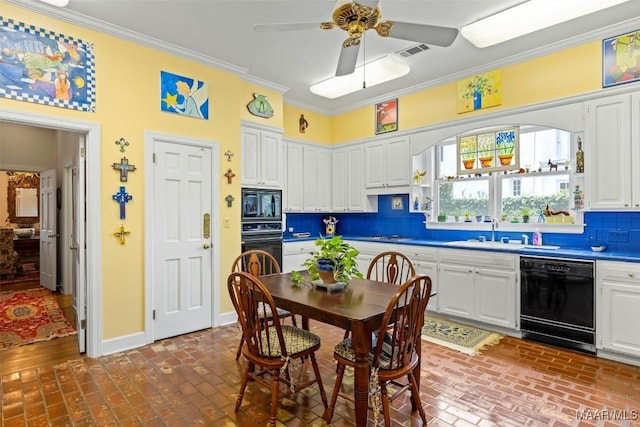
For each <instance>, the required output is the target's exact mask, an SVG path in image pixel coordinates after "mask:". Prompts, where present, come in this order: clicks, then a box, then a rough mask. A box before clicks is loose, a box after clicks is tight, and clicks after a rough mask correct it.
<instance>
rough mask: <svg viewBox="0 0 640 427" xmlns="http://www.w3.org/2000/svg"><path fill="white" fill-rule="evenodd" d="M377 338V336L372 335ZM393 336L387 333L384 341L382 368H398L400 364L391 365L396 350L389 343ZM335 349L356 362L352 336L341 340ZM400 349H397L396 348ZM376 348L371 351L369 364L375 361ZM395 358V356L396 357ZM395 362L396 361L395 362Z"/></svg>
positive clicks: (350, 360) (352, 361)
mask: <svg viewBox="0 0 640 427" xmlns="http://www.w3.org/2000/svg"><path fill="white" fill-rule="evenodd" d="M372 338H374V339H375V337H372ZM390 339H391V337H390V336H389V335H388V334H387V335H385V341H384V342H383V343H382V350H381V352H380V366H379V368H380V369H397V368H399V366H390V363H389V361H390V360H391V359H392V357H391V355H392V352H393V351H394V349H393V347H392V346H391V344H390V343H389V341H390ZM375 345H376V344H375V342H374V343H372V347H375ZM333 351H334V352H335V353H336V354H337V355H338V356H340V357H342V358H343V359H346V360H348V361H349V362H351V363H356V353H355V351H354V350H353V346H352V344H351V338H350V337H349V338H347V339H345V340H343V341H342V342H340V343H339V344H338V345H336V346H335V347H334V348H333ZM395 351H396V352H397V351H398V350H397V349H396V350H395ZM373 356H374V350H371V351H370V352H369V364H371V362H373ZM394 359H395V358H394ZM394 364H395V362H394Z"/></svg>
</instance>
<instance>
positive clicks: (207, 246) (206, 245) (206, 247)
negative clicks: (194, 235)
mask: <svg viewBox="0 0 640 427" xmlns="http://www.w3.org/2000/svg"><path fill="white" fill-rule="evenodd" d="M202 247H203V248H205V249H209V248H210V247H211V245H210V244H208V243H205V244H204V245H202Z"/></svg>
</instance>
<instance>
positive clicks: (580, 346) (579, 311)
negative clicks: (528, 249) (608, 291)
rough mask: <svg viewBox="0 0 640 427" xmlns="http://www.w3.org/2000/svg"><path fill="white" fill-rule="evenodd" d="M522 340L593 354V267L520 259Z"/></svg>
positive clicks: (563, 261) (533, 258)
mask: <svg viewBox="0 0 640 427" xmlns="http://www.w3.org/2000/svg"><path fill="white" fill-rule="evenodd" d="M520 327H521V330H522V337H523V338H525V339H530V340H533V341H539V342H543V343H546V344H552V345H556V346H559V347H564V348H569V349H573V350H578V351H583V352H587V353H595V352H596V346H595V285H594V264H593V262H590V261H574V260H563V259H554V258H536V257H520Z"/></svg>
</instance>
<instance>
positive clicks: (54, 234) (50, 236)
mask: <svg viewBox="0 0 640 427" xmlns="http://www.w3.org/2000/svg"><path fill="white" fill-rule="evenodd" d="M58 236H59V234H57V233H51V234H48V235H47V237H49V238H50V239H53V238H54V237H58Z"/></svg>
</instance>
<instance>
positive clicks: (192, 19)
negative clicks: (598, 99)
mask: <svg viewBox="0 0 640 427" xmlns="http://www.w3.org/2000/svg"><path fill="white" fill-rule="evenodd" d="M8 1H9V2H10V3H16V4H21V5H25V4H26V5H27V7H31V8H34V9H36V10H39V11H44V12H45V13H47V14H50V15H53V16H54V17H58V18H61V19H65V20H68V21H72V22H83V23H84V25H86V26H89V27H92V28H96V29H98V30H100V31H107V32H111V33H115V34H117V35H120V36H124V35H126V37H129V38H132V39H134V40H135V41H141V42H143V43H147V44H150V45H152V46H156V47H163V48H166V49H168V50H170V51H171V52H176V53H181V54H183V55H185V56H195V57H197V58H199V59H203V58H204V60H205V62H211V63H213V64H216V65H220V62H222V63H226V64H229V66H230V69H232V70H234V71H236V72H239V73H241V74H246V75H247V78H249V79H253V78H257V79H258V80H260V79H261V80H265V81H267V82H270V83H271V84H272V85H273V86H275V87H281V88H283V89H286V92H285V94H284V99H285V102H287V103H291V104H294V105H298V106H300V107H305V108H309V109H312V110H315V111H318V112H322V113H326V114H336V113H340V112H344V111H348V110H351V109H353V108H356V107H359V106H362V105H365V104H371V103H373V102H376V101H378V102H379V101H381V100H384V99H385V98H392V97H397V96H399V95H402V94H405V93H409V92H413V91H416V90H419V89H424V88H426V87H429V86H435V85H437V84H442V83H444V82H448V81H455V80H458V79H460V78H464V77H468V76H470V75H473V74H475V73H478V72H482V71H488V70H491V69H494V68H499V67H501V66H504V65H506V64H509V63H513V62H518V61H522V60H523V59H526V58H529V57H534V56H538V55H542V54H545V53H548V52H550V51H554V50H558V49H563V48H566V47H568V46H572V45H576V44H580V43H584V42H587V41H591V40H598V39H601V38H604V37H609V36H614V35H617V34H620V33H624V32H627V31H633V30H637V29H640V0H631V1H629V2H627V3H623V4H622V5H619V6H616V7H613V8H611V9H608V10H605V11H602V12H599V13H596V14H592V15H588V16H584V17H582V18H578V19H575V20H573V21H570V22H568V23H565V24H561V25H556V26H554V27H551V28H549V29H547V30H543V31H538V32H536V33H533V34H530V35H527V36H523V37H520V38H518V39H516V40H511V41H508V42H505V43H501V44H499V45H496V46H493V47H489V48H484V49H478V48H476V47H474V46H473V45H472V44H471V43H469V42H468V41H467V40H465V39H464V38H463V37H462V36H461V35H458V37H457V39H456V40H455V41H454V43H453V44H452V45H451V46H450V47H448V48H441V47H437V46H433V47H431V48H430V49H429V50H427V51H424V52H421V53H419V54H417V55H415V56H412V57H409V58H404V59H403V61H405V62H406V63H407V64H408V65H409V66H410V67H411V72H410V73H409V74H408V75H406V76H404V77H402V78H400V79H397V80H395V81H393V82H388V83H385V84H382V85H378V86H375V87H369V88H367V89H365V90H361V91H359V92H357V93H353V94H350V95H345V96H343V97H341V98H337V99H334V100H329V99H325V98H322V97H320V96H317V95H314V94H312V93H311V92H310V91H309V87H310V86H311V85H312V84H314V83H317V82H319V81H322V80H325V79H327V78H329V77H331V76H333V75H334V73H335V70H336V64H337V61H338V55H339V52H340V46H341V43H342V41H343V40H344V39H345V38H346V37H347V34H346V33H345V32H344V31H342V30H340V29H333V30H329V31H325V30H321V29H319V28H318V29H313V30H304V31H295V32H274V33H256V32H255V31H254V30H253V25H254V24H266V23H297V22H318V23H320V22H323V21H331V14H332V10H333V4H334V2H333V0H276V1H271V0H70V2H69V5H68V7H66V8H65V9H57V8H53V7H49V6H46V5H45V6H43V5H42V4H41V3H39V2H37V1H36V0H22V1H18V0H8ZM548 1H549V2H555V1H562V0H548ZM521 2H522V0H412V1H407V0H382V1H381V9H382V18H383V19H388V20H397V21H405V22H415V23H423V24H430V25H440V26H448V27H455V28H457V29H460V28H461V27H462V26H464V25H465V24H468V23H471V22H474V21H476V20H478V19H480V18H483V17H485V16H488V15H491V14H493V13H495V12H498V11H500V10H503V9H506V8H509V7H511V6H513V5H515V4H518V3H521ZM105 24H112V25H115V26H117V27H118V28H113V27H112V25H105ZM364 43H365V47H364V49H363V48H361V49H360V57H359V59H358V64H361V63H362V60H363V53H365V52H366V61H367V62H369V61H370V60H373V59H375V58H378V57H380V56H383V55H385V54H393V53H396V52H398V51H400V50H403V49H406V48H408V47H411V46H414V45H415V44H416V43H412V42H408V41H403V40H396V39H390V38H382V37H379V36H378V35H377V34H376V33H375V32H373V31H367V33H366V37H365V42H364ZM166 68H167V71H172V70H171V65H170V64H167V67H166ZM558 72H559V73H561V72H562V70H558ZM190 77H195V78H198V76H190Z"/></svg>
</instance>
